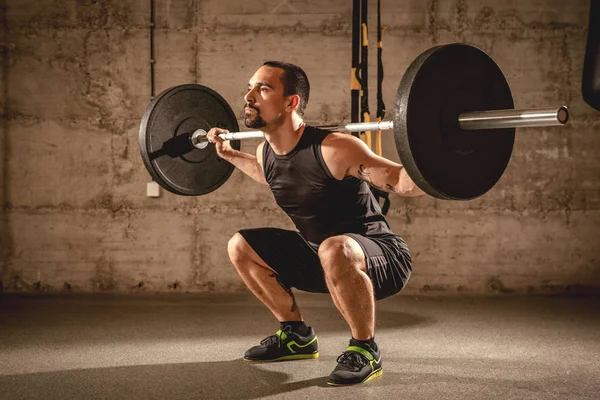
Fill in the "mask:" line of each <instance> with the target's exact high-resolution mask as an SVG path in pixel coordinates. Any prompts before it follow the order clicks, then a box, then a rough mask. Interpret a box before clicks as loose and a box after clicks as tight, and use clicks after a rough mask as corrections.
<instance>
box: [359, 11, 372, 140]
mask: <svg viewBox="0 0 600 400" xmlns="http://www.w3.org/2000/svg"><path fill="white" fill-rule="evenodd" d="M367 6H368V1H367V0H361V6H360V18H361V49H360V60H361V63H360V86H361V99H360V116H361V122H371V112H370V111H369V37H368V19H367V15H368V13H367ZM359 137H360V138H361V139H362V140H363V142H365V143H366V144H367V146H369V148H371V132H370V131H365V132H362V133H361V134H360V136H359Z"/></svg>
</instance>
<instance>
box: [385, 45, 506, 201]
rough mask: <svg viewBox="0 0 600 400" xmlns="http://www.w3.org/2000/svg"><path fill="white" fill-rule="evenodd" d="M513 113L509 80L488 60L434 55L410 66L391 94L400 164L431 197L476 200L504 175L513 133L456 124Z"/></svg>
mask: <svg viewBox="0 0 600 400" xmlns="http://www.w3.org/2000/svg"><path fill="white" fill-rule="evenodd" d="M513 108H514V103H513V99H512V95H511V92H510V88H509V86H508V83H507V82H506V78H505V77H504V74H503V73H502V71H501V70H500V68H499V67H498V65H496V63H495V62H494V60H492V58H491V57H490V56H488V55H487V54H486V53H485V52H483V51H482V50H480V49H478V48H476V47H473V46H469V45H464V44H449V45H444V46H437V47H433V48H431V49H429V50H427V51H425V52H424V53H422V54H421V55H420V56H419V57H417V59H416V60H415V61H413V62H412V64H411V65H410V66H409V67H408V69H407V70H406V73H405V74H404V76H403V77H402V81H401V82H400V86H399V87H398V91H397V92H396V103H395V107H394V137H395V140H396V147H397V150H398V155H399V157H400V161H401V162H402V164H403V165H404V167H405V168H406V171H407V172H408V174H409V176H410V177H411V179H412V180H413V181H414V182H415V183H416V184H417V185H418V186H419V187H420V188H421V189H423V190H424V191H425V192H426V193H428V194H430V195H431V196H434V197H437V198H440V199H449V200H469V199H473V198H476V197H479V196H481V195H483V194H484V193H486V192H487V191H488V190H490V189H491V188H492V187H493V186H494V185H495V184H496V182H498V180H499V179H500V177H501V176H502V174H503V173H504V170H505V169H506V167H507V165H508V162H509V160H510V156H511V154H512V148H513V144H514V140H515V129H514V128H508V129H494V130H477V131H463V130H462V129H460V127H459V125H458V116H459V114H461V113H463V112H469V111H486V110H499V109H513Z"/></svg>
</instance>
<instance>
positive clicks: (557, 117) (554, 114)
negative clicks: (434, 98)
mask: <svg viewBox="0 0 600 400" xmlns="http://www.w3.org/2000/svg"><path fill="white" fill-rule="evenodd" d="M568 120H569V110H568V108H567V106H561V107H559V108H558V109H556V108H541V109H527V110H491V111H475V112H467V113H462V114H460V115H459V116H458V124H459V126H460V128H461V129H463V130H467V131H472V130H480V129H506V128H526V127H542V126H556V125H564V124H566V123H567V121H568Z"/></svg>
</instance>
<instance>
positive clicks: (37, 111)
mask: <svg viewBox="0 0 600 400" xmlns="http://www.w3.org/2000/svg"><path fill="white" fill-rule="evenodd" d="M5 2H6V17H5V18H6V25H7V32H6V35H5V37H4V38H3V39H2V41H1V42H0V49H2V52H1V53H2V55H3V64H2V65H3V66H4V67H3V68H2V69H1V70H0V72H1V74H2V75H1V79H2V80H0V82H1V83H2V91H0V94H1V95H2V97H1V98H0V104H2V107H3V111H4V113H3V119H2V120H3V123H2V127H3V131H2V135H0V138H1V140H3V142H2V143H1V144H2V155H1V156H0V160H1V161H2V162H0V168H2V169H1V170H0V172H3V174H0V176H2V177H3V178H2V181H0V183H1V184H2V189H3V190H2V192H1V193H2V201H3V204H4V207H3V209H4V214H3V216H2V222H3V224H2V227H3V228H2V230H0V232H1V235H2V236H1V240H2V241H1V243H2V252H0V254H1V257H2V258H1V259H0V262H1V264H0V265H1V268H2V269H1V275H0V278H1V281H2V283H3V288H4V290H5V291H34V290H40V291H44V290H47V291H69V290H70V291H120V292H128V291H134V292H135V291H177V292H180V291H211V290H217V291H236V290H243V285H242V283H241V281H240V280H239V278H238V277H237V274H236V273H235V271H234V269H233V267H232V266H231V265H230V263H229V261H228V258H227V254H226V243H227V240H228V239H229V237H230V236H231V235H232V234H234V233H235V232H236V231H237V230H238V229H240V228H247V227H258V226H277V227H284V228H292V225H291V223H290V221H289V220H288V219H287V217H286V216H285V215H284V214H283V213H282V212H281V211H280V210H278V208H277V206H276V204H275V202H274V200H273V199H272V196H271V194H270V192H269V190H268V188H266V187H261V186H259V185H258V184H255V183H253V181H251V180H250V179H249V178H247V177H245V176H243V174H242V173H241V172H239V171H236V172H234V174H233V176H232V177H231V179H230V180H229V181H228V182H227V183H226V184H225V185H224V186H223V187H222V188H221V189H219V190H218V191H216V192H213V193H211V194H209V195H206V196H202V197H192V198H189V197H180V196H175V195H171V194H169V193H166V192H163V193H162V195H161V197H160V198H157V199H154V198H148V197H146V193H145V190H146V182H148V181H149V176H148V174H147V172H146V170H145V169H144V167H143V165H142V162H141V159H140V155H139V150H138V144H137V135H138V126H139V120H140V118H141V115H142V114H143V112H144V109H145V107H146V105H147V104H148V102H149V96H150V68H149V62H148V61H149V29H148V24H149V15H150V10H149V4H150V1H149V0H119V1H112V0H106V1H91V0H88V1H83V0H82V1H74V0H43V1H40V0H5ZM370 3H371V16H372V18H373V19H372V22H373V23H372V24H371V26H372V27H374V26H375V14H374V11H375V6H376V2H375V1H371V2H370ZM382 3H383V5H382V7H383V9H384V13H383V16H382V19H383V23H384V24H385V25H387V26H388V28H389V29H388V31H387V33H386V35H385V38H384V40H385V42H384V43H385V44H384V49H385V53H384V61H385V74H386V79H385V89H384V96H385V102H386V104H387V106H388V110H389V111H388V112H389V114H390V115H391V108H392V106H393V99H394V95H395V91H396V88H397V85H398V83H399V81H400V79H401V77H402V75H403V73H404V71H405V70H406V68H407V67H408V65H409V64H410V63H411V61H412V60H414V59H415V58H416V57H417V56H418V55H419V54H420V53H421V52H423V51H424V50H426V49H428V48H429V47H431V46H433V45H437V44H444V43H451V42H457V41H459V42H465V43H469V44H474V45H477V46H479V47H481V48H482V49H484V50H485V51H487V52H488V53H489V54H491V55H492V57H494V59H495V60H496V62H497V63H498V64H499V65H500V66H501V68H502V69H503V71H504V72H505V74H506V76H507V79H508V81H509V83H510V85H511V88H512V92H513V95H514V98H515V104H516V106H517V107H520V108H526V107H541V106H554V105H559V104H561V103H566V104H568V105H569V106H570V110H571V120H570V122H569V124H568V126H566V127H562V128H543V129H520V130H519V133H518V138H517V141H516V144H515V150H514V155H513V157H512V160H511V162H510V165H509V167H508V170H507V171H506V173H505V175H504V176H503V177H502V179H501V180H500V182H499V183H498V185H497V186H496V187H495V188H494V189H493V190H492V191H490V192H489V193H488V194H486V195H485V196H483V197H481V198H479V199H477V200H474V201H469V202H450V201H441V200H435V199H433V198H428V197H421V198H413V199H406V198H400V197H394V198H393V200H392V209H391V211H390V213H389V221H390V224H391V225H392V227H393V228H394V230H395V231H397V232H398V233H401V234H402V235H403V236H404V237H405V239H406V240H407V242H408V243H409V246H410V247H411V249H412V252H413V260H414V273H413V277H412V280H411V282H410V284H409V287H408V288H407V289H406V290H407V291H409V292H410V291H412V292H417V291H421V290H426V291H428V290H434V291H435V290H440V291H449V292H456V291H461V292H490V291H491V292H497V291H518V292H534V293H540V292H557V291H558V292H564V291H570V292H580V291H587V290H598V288H599V287H600V246H599V244H600V180H599V179H598V178H599V176H600V174H599V173H600V158H599V157H598V154H599V153H600V136H599V135H598V133H599V131H600V118H599V116H600V115H599V114H598V113H597V112H595V111H593V110H592V109H591V108H589V107H588V106H587V105H586V104H585V103H584V102H583V100H582V99H581V89H580V86H581V73H582V64H583V57H584V50H585V39H586V33H587V23H588V7H589V3H588V1H586V0H575V1H570V2H565V1H559V0H547V1H542V0H528V1H517V0H505V1H503V2H497V1H495V0H469V1H466V0H439V1H432V0H430V1H422V0H407V1H402V2H394V1H385V0H384V1H382ZM156 16H157V23H158V26H157V30H156V58H157V64H156V86H157V93H158V92H159V91H161V90H163V89H165V88H167V87H170V86H173V85H178V84H183V83H190V82H197V83H202V84H205V85H207V86H209V87H211V88H213V89H215V90H216V91H218V92H219V93H221V94H222V95H223V97H224V98H225V99H226V100H227V101H228V102H229V103H230V104H231V106H232V108H233V109H234V110H235V111H236V112H237V114H238V116H240V115H241V104H242V96H243V94H244V92H245V88H246V84H247V81H248V79H249V77H250V76H251V75H252V73H253V72H254V70H255V69H256V68H257V67H258V66H259V65H260V63H261V62H262V61H264V60H267V59H284V60H288V61H291V62H296V63H299V64H300V65H302V66H303V67H304V68H305V70H306V71H307V73H308V75H309V77H310V79H311V84H312V88H313V91H312V93H311V101H310V104H309V106H308V109H307V115H306V118H307V120H308V121H309V122H310V123H313V124H327V123H338V122H342V121H348V119H349V109H350V104H349V85H348V79H347V78H348V68H349V62H350V50H351V48H350V46H351V40H350V32H351V26H350V21H351V6H350V2H349V1H346V0H332V1H329V2H322V1H316V0H307V1H293V0H288V1H286V0H283V1H282V0H261V1H254V2H244V1H227V2H225V1H219V0H185V1H183V0H182V1H179V0H178V1H175V0H164V1H157V7H156ZM371 34H372V35H373V37H374V34H375V30H374V29H372V30H371ZM371 43H372V44H374V40H372V41H371ZM372 50H373V51H372V53H371V60H372V61H373V64H372V66H371V71H372V73H373V75H372V76H373V77H374V76H375V46H373V49H372ZM370 86H371V88H373V89H375V80H374V79H373V80H371V85H370ZM370 95H371V99H373V100H374V99H375V92H374V91H372V92H371V93H370ZM371 107H372V110H374V109H375V101H373V102H372V103H371ZM257 143H258V142H257V141H247V142H244V143H243V145H242V149H243V150H245V151H248V152H253V151H254V149H255V146H256V144H257ZM385 144H386V146H387V147H386V150H385V155H386V156H387V157H389V158H392V159H397V155H396V153H395V150H394V144H393V138H392V137H391V135H388V136H387V138H386V141H385ZM4 176H5V178H4Z"/></svg>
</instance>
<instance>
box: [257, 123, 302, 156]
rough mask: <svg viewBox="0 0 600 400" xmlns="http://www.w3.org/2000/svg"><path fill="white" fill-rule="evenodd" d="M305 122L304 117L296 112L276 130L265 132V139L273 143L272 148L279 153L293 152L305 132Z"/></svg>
mask: <svg viewBox="0 0 600 400" xmlns="http://www.w3.org/2000/svg"><path fill="white" fill-rule="evenodd" d="M304 127H305V123H304V121H303V120H302V118H301V117H300V116H298V115H296V114H293V115H292V118H290V119H289V120H287V121H285V122H284V123H283V124H281V125H280V126H279V127H277V128H276V129H275V130H273V131H270V132H265V139H266V140H267V142H269V144H270V145H271V148H272V149H273V151H274V152H275V154H277V155H285V154H288V153H289V152H291V151H292V150H293V149H294V147H296V145H297V144H298V142H299V141H300V137H302V134H303V133H304Z"/></svg>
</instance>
